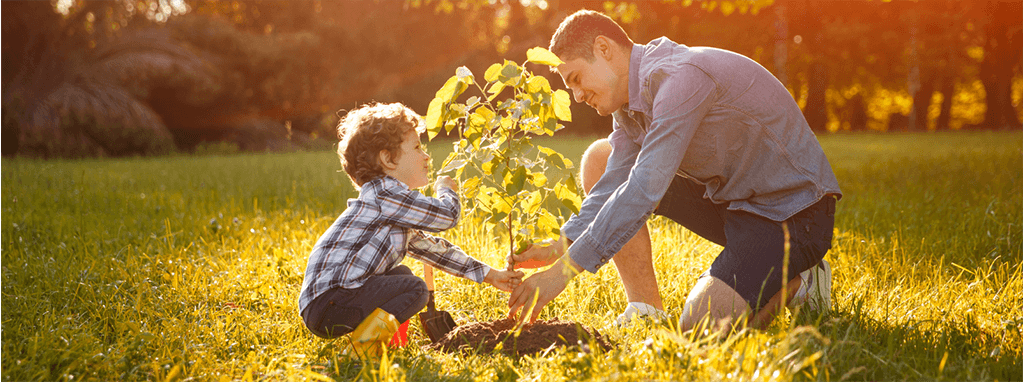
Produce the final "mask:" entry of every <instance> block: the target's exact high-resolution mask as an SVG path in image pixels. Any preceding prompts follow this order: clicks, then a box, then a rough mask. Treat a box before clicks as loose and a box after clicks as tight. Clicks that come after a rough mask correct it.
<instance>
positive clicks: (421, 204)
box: [379, 187, 462, 232]
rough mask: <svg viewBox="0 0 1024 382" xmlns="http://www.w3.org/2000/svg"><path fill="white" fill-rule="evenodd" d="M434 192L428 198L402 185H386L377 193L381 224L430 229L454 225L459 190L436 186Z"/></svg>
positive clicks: (458, 215)
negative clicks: (386, 186)
mask: <svg viewBox="0 0 1024 382" xmlns="http://www.w3.org/2000/svg"><path fill="white" fill-rule="evenodd" d="M437 194H438V196H437V197H436V198H431V197H429V196H426V195H423V194H421V193H420V192H419V191H414V190H410V189H408V188H405V187H389V188H388V189H386V190H384V192H381V193H380V201H379V202H380V210H381V214H382V215H383V219H384V223H385V224H389V225H395V226H399V227H406V228H412V229H417V230H424V231H429V232H440V231H444V230H446V229H451V228H453V227H455V225H456V224H458V223H459V217H460V213H461V212H462V206H461V204H460V203H459V195H458V193H456V192H455V190H452V189H451V188H445V187H439V188H438V189H437Z"/></svg>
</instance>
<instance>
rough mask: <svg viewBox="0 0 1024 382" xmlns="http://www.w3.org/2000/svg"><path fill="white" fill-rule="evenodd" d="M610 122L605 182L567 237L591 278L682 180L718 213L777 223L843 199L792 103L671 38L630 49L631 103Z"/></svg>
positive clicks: (726, 58) (768, 80)
mask: <svg viewBox="0 0 1024 382" xmlns="http://www.w3.org/2000/svg"><path fill="white" fill-rule="evenodd" d="M613 120H614V124H613V131H612V133H611V135H610V136H609V141H610V142H611V145H612V153H611V156H610V157H609V158H608V165H607V168H606V169H605V173H604V175H603V176H602V177H601V179H600V180H599V181H598V182H597V183H596V184H595V185H594V187H593V188H592V189H591V191H590V193H589V194H588V195H587V198H586V200H584V201H583V206H582V207H581V209H580V213H579V214H578V215H575V216H573V217H572V218H570V219H569V221H568V222H566V223H565V225H564V226H563V227H562V234H563V235H565V236H566V237H567V238H569V239H570V240H572V241H573V244H572V245H571V246H570V247H569V256H570V257H571V258H572V259H573V261H575V262H576V263H577V264H579V265H581V266H582V267H583V268H585V269H587V270H588V271H591V272H596V271H597V269H598V268H600V267H601V266H602V265H604V264H605V263H607V262H608V261H609V260H611V258H612V256H613V255H614V254H615V253H617V252H618V251H619V250H620V249H621V248H622V246H623V245H625V243H626V242H627V241H629V239H630V238H632V237H633V235H635V234H636V233H637V231H639V230H640V227H641V226H642V225H643V224H645V222H646V221H647V218H648V217H650V215H651V214H652V213H653V212H654V209H655V207H656V206H657V205H658V203H659V201H661V198H662V196H664V195H665V192H666V191H667V190H668V186H669V184H670V183H671V181H672V178H673V177H674V176H676V175H679V176H684V177H686V178H689V179H692V180H694V181H696V182H697V183H700V184H703V185H704V186H705V189H706V191H705V192H704V197H705V198H707V199H709V200H711V201H712V202H714V203H720V204H728V207H727V208H728V209H730V210H741V211H747V212H751V213H754V214H757V215H760V216H763V217H766V218H768V219H771V220H775V221H783V220H786V219H788V218H789V217H791V216H793V215H794V214H796V213H797V212H800V211H801V210H803V209H804V208H806V207H808V206H810V205H812V204H814V203H815V202H817V201H818V200H820V199H821V198H822V197H824V196H825V195H828V194H835V195H836V196H840V191H839V183H838V182H837V181H836V177H835V175H834V174H833V173H832V167H831V166H830V165H829V163H828V159H826V158H825V153H824V152H823V151H822V149H821V145H820V144H819V143H818V140H817V138H816V137H815V136H814V133H813V132H811V129H810V127H809V126H808V125H807V121H806V120H805V119H804V117H803V114H802V113H801V112H800V108H799V106H797V104H796V102H795V101H794V100H793V97H792V96H791V95H790V94H789V92H788V91H787V90H786V88H785V87H784V86H783V85H782V84H781V83H780V82H779V81H778V80H777V79H776V78H775V77H774V76H773V75H772V74H771V73H770V72H768V70H766V69H765V68H764V67H762V66H761V65H759V64H758V63H757V62H755V61H753V60H751V59H749V58H747V57H744V56H742V55H739V54H736V53H733V52H729V51H725V50H721V49H714V48H704V47H693V48H691V47H687V46H685V45H681V44H677V43H675V42H672V41H671V40H669V39H667V38H665V37H661V38H658V39H656V40H654V41H651V42H650V43H648V44H647V45H639V44H636V45H633V50H632V54H631V57H630V62H629V103H627V104H626V105H624V106H623V107H622V108H621V109H619V110H617V111H615V112H614V113H613Z"/></svg>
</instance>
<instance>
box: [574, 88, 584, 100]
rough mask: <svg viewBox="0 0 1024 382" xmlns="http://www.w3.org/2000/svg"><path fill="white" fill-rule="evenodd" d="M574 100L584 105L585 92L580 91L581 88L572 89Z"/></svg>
mask: <svg viewBox="0 0 1024 382" xmlns="http://www.w3.org/2000/svg"><path fill="white" fill-rule="evenodd" d="M572 98H573V99H575V100H576V103H582V102H583V90H580V88H572Z"/></svg>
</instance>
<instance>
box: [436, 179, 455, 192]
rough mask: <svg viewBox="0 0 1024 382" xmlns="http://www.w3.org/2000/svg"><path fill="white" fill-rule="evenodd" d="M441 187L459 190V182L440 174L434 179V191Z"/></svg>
mask: <svg viewBox="0 0 1024 382" xmlns="http://www.w3.org/2000/svg"><path fill="white" fill-rule="evenodd" d="M442 188H448V189H451V190H452V191H455V192H459V184H458V183H456V182H455V181H454V180H452V178H450V177H448V176H447V175H441V176H439V177H437V180H435V181H434V191H440V190H441V189H442Z"/></svg>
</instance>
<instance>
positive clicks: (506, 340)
mask: <svg viewBox="0 0 1024 382" xmlns="http://www.w3.org/2000/svg"><path fill="white" fill-rule="evenodd" d="M515 327H516V321H515V320H510V319H504V320H496V321H491V322H474V323H470V324H466V325H462V326H459V327H457V328H455V329H454V330H452V331H451V332H449V333H448V334H447V335H446V336H444V338H442V339H441V340H440V341H438V342H437V343H435V344H432V345H429V348H430V349H433V350H441V351H444V352H449V353H453V352H459V351H463V350H466V351H479V352H480V353H490V352H493V351H494V349H495V348H497V347H498V345H499V344H501V349H500V351H501V352H502V353H505V354H508V355H511V356H522V355H527V354H534V353H537V352H540V351H542V350H544V349H547V348H548V347H550V346H551V345H557V346H566V345H568V346H576V345H581V344H582V345H586V346H590V345H589V343H590V339H591V338H594V342H595V343H596V344H597V345H598V346H600V347H601V348H603V349H604V350H609V349H611V345H610V344H609V343H608V341H607V340H606V339H605V338H604V337H602V336H601V334H600V333H598V332H597V330H594V329H587V328H584V327H583V326H582V325H580V324H578V323H575V322H572V321H562V320H559V319H558V318H554V319H551V320H547V321H537V322H534V323H532V324H529V325H526V326H524V327H523V328H522V329H521V330H520V331H519V336H515V335H514V333H513V330H515Z"/></svg>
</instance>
